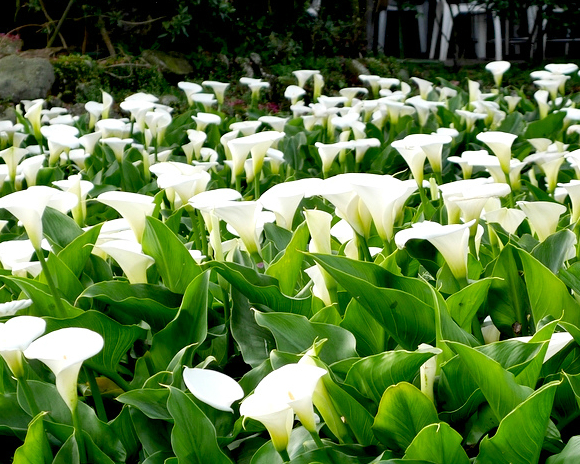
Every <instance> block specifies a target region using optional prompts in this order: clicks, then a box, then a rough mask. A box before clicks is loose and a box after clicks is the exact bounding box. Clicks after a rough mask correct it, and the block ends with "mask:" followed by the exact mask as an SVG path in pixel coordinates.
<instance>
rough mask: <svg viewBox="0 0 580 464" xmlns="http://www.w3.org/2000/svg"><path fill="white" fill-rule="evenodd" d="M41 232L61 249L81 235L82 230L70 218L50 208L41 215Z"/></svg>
mask: <svg viewBox="0 0 580 464" xmlns="http://www.w3.org/2000/svg"><path fill="white" fill-rule="evenodd" d="M42 231H43V233H44V235H45V236H46V237H47V238H48V239H49V240H50V241H51V242H52V243H54V244H55V245H56V246H57V247H58V248H61V249H62V248H65V247H66V246H67V245H68V244H69V243H71V242H72V241H73V240H74V239H75V238H77V237H78V236H79V235H82V233H83V229H81V228H80V227H79V226H78V225H77V223H76V222H75V221H74V220H73V219H72V218H71V217H69V216H67V215H66V214H63V213H61V212H60V211H57V210H56V209H54V208H50V207H48V208H46V209H45V210H44V213H43V215H42Z"/></svg>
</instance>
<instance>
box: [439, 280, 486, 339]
mask: <svg viewBox="0 0 580 464" xmlns="http://www.w3.org/2000/svg"><path fill="white" fill-rule="evenodd" d="M492 280H493V279H482V280H478V281H476V282H474V283H472V284H470V285H468V286H467V287H464V288H462V289H461V290H460V291H458V292H457V293H454V294H453V295H451V296H450V297H449V298H447V300H446V303H447V309H448V310H449V314H450V316H451V317H452V318H453V320H454V321H455V322H457V324H458V325H459V327H461V328H462V329H463V330H465V331H467V332H471V322H472V320H473V318H474V316H475V315H476V314H477V310H478V309H479V307H480V306H481V305H482V304H483V303H484V302H485V300H486V299H487V294H488V292H489V287H490V285H491V282H492Z"/></svg>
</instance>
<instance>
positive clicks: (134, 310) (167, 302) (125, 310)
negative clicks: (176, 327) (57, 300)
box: [79, 281, 182, 332]
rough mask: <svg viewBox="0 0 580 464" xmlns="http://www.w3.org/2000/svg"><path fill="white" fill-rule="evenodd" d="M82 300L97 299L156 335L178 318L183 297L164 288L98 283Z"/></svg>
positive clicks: (145, 285) (85, 293) (121, 282)
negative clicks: (150, 329) (139, 322)
mask: <svg viewBox="0 0 580 464" xmlns="http://www.w3.org/2000/svg"><path fill="white" fill-rule="evenodd" d="M80 298H94V299H96V300H99V301H102V302H104V303H106V304H108V305H111V306H113V307H114V308H117V309H119V310H120V312H121V314H128V315H130V316H132V318H133V319H134V320H136V321H137V322H138V321H141V320H144V321H145V322H147V323H148V324H149V325H150V326H151V328H152V330H153V332H157V331H159V330H161V329H162V328H164V327H165V326H166V325H167V324H168V323H169V322H170V321H171V320H173V318H174V317H175V315H176V314H177V308H178V307H179V306H180V304H181V300H182V298H181V296H180V295H176V294H175V293H172V292H170V291H169V290H167V288H165V287H163V286H161V285H150V284H130V283H129V282H125V281H109V282H99V283H97V284H94V285H91V286H90V287H88V288H87V289H86V290H85V291H84V292H83V293H82V294H81V295H80V296H79V299H80Z"/></svg>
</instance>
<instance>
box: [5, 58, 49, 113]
mask: <svg viewBox="0 0 580 464" xmlns="http://www.w3.org/2000/svg"><path fill="white" fill-rule="evenodd" d="M54 79H55V76H54V68H53V67H52V64H51V63H50V61H48V60H47V59H44V58H23V57H21V56H18V55H9V56H5V57H4V58H1V59H0V99H3V100H10V101H12V102H14V103H17V102H19V101H20V100H34V99H35V98H46V96H47V95H48V92H49V91H50V89H51V87H52V84H54Z"/></svg>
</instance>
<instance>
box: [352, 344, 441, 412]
mask: <svg viewBox="0 0 580 464" xmlns="http://www.w3.org/2000/svg"><path fill="white" fill-rule="evenodd" d="M434 355H435V353H434V352H432V351H403V350H397V351H386V352H384V353H381V354H377V355H374V356H369V357H367V358H363V359H361V360H360V361H357V362H356V363H354V364H353V365H352V367H351V368H350V370H349V371H348V374H347V376H346V380H345V382H346V383H347V384H349V385H352V386H353V387H355V388H356V389H357V390H358V391H359V392H360V393H361V394H362V395H364V396H366V397H367V398H370V399H372V400H374V401H375V402H376V403H379V402H380V401H381V397H382V396H383V394H384V392H385V390H386V389H387V388H388V387H390V386H391V385H395V384H398V383H399V382H412V381H413V379H414V378H415V377H416V376H417V375H418V373H419V367H421V365H422V364H424V363H425V362H426V361H427V360H428V359H429V358H431V357H433V356H434Z"/></svg>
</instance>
